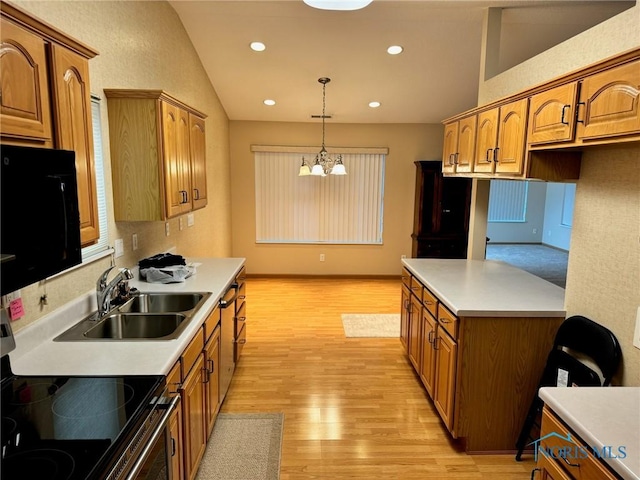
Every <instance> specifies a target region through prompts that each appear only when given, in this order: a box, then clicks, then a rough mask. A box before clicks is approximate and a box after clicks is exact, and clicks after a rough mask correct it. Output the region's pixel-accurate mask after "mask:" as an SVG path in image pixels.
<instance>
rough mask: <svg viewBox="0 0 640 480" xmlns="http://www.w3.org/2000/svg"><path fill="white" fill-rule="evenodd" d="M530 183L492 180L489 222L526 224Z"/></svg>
mask: <svg viewBox="0 0 640 480" xmlns="http://www.w3.org/2000/svg"><path fill="white" fill-rule="evenodd" d="M528 192H529V182H525V181H519V180H492V181H491V188H490V190H489V216H488V221H489V222H524V221H525V220H526V213H527V195H528Z"/></svg>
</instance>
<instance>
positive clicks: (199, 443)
mask: <svg viewBox="0 0 640 480" xmlns="http://www.w3.org/2000/svg"><path fill="white" fill-rule="evenodd" d="M204 372H205V370H204V355H203V354H200V356H199V357H198V361H197V362H196V364H195V365H194V367H193V368H192V369H191V372H190V373H189V375H188V376H187V378H186V380H185V381H184V386H183V391H182V419H183V424H184V425H183V430H184V435H183V437H182V438H183V440H184V468H185V479H187V480H193V479H194V478H195V476H196V473H198V465H199V463H200V460H201V459H202V456H203V455H204V450H205V447H206V435H205V421H206V419H205V408H206V403H205V390H204V383H203V375H204Z"/></svg>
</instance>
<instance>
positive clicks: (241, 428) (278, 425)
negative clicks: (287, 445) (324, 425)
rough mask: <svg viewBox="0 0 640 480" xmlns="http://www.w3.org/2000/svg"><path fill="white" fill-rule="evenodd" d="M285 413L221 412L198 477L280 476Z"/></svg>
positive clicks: (259, 479)
mask: <svg viewBox="0 0 640 480" xmlns="http://www.w3.org/2000/svg"><path fill="white" fill-rule="evenodd" d="M283 424H284V414H283V413H237V414H236V413H220V414H218V418H217V419H216V424H215V426H214V427H213V433H212V434H211V438H210V439H209V444H208V445H207V450H206V451H205V453H204V458H203V459H202V463H201V464H200V470H199V471H198V474H197V476H196V480H278V479H279V478H280V451H281V447H282V427H283Z"/></svg>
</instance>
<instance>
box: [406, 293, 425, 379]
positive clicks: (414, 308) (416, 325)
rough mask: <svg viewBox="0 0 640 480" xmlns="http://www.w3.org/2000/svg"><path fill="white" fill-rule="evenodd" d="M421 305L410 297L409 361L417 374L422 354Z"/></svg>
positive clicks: (413, 297)
mask: <svg viewBox="0 0 640 480" xmlns="http://www.w3.org/2000/svg"><path fill="white" fill-rule="evenodd" d="M421 317H422V303H420V300H418V299H417V298H416V297H415V296H413V295H412V296H411V315H410V316H409V360H411V363H412V364H413V367H414V368H415V369H416V371H417V372H419V371H420V360H421V355H420V353H421V352H422V339H421V335H420V333H421V332H422V318H421Z"/></svg>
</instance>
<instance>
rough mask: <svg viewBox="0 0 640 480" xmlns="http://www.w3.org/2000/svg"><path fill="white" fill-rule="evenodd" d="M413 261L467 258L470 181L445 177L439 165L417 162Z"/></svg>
mask: <svg viewBox="0 0 640 480" xmlns="http://www.w3.org/2000/svg"><path fill="white" fill-rule="evenodd" d="M414 163H415V164H416V193H415V195H416V197H415V206H414V214H413V234H412V235H411V238H412V240H413V241H412V248H411V256H412V257H413V258H467V241H468V236H469V211H470V205H471V182H472V180H471V179H470V178H459V177H444V176H443V175H442V162H438V161H418V162H414Z"/></svg>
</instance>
